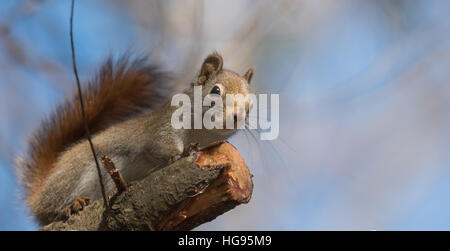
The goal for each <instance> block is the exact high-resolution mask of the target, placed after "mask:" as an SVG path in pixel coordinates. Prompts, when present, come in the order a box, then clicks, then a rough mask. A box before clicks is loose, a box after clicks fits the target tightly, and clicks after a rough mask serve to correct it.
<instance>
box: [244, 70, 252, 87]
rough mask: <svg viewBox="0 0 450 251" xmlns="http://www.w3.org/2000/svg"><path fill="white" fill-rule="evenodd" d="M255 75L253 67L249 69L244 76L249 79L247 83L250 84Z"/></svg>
mask: <svg viewBox="0 0 450 251" xmlns="http://www.w3.org/2000/svg"><path fill="white" fill-rule="evenodd" d="M252 77H253V69H252V68H250V69H248V71H247V72H246V73H245V74H244V78H245V79H246V80H247V83H249V84H250V81H251V80H252Z"/></svg>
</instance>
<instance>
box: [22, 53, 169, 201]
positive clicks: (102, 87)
mask: <svg viewBox="0 0 450 251" xmlns="http://www.w3.org/2000/svg"><path fill="white" fill-rule="evenodd" d="M167 80H168V78H167V77H166V75H165V74H164V73H162V72H160V71H159V69H158V68H157V67H155V66H153V65H149V64H147V63H146V59H142V58H141V59H137V60H130V58H129V56H124V57H122V58H121V59H119V60H117V62H113V60H112V59H111V58H110V59H109V60H107V62H106V63H105V64H104V65H103V66H102V68H101V70H100V73H99V74H98V75H97V76H96V78H95V79H94V81H92V82H89V83H88V85H87V87H86V88H84V89H83V98H84V102H85V109H86V116H87V120H88V125H89V129H90V131H91V133H92V134H95V133H96V132H98V131H101V130H103V129H105V128H107V127H109V126H111V125H112V124H114V123H117V122H120V121H123V120H126V119H129V118H131V117H133V116H136V115H138V114H140V113H141V112H142V111H143V110H152V109H154V108H156V107H158V106H159V105H161V104H162V102H163V101H164V99H165V97H167V92H168V91H169V89H170V88H169V85H168V81H167ZM84 136H85V130H84V125H83V120H82V115H81V106H80V102H79V99H78V95H74V97H73V98H72V99H66V101H65V102H64V103H63V104H61V105H59V106H58V107H57V108H56V111H54V112H53V113H52V114H51V115H50V117H49V118H47V119H45V120H43V121H42V123H41V126H40V128H39V129H38V130H37V131H36V132H35V133H34V135H33V137H32V139H31V140H30V142H29V149H28V154H27V156H26V158H25V159H23V160H20V161H19V162H20V163H19V165H20V170H19V172H20V174H21V178H22V181H23V184H24V185H25V188H26V196H27V198H28V200H29V199H30V198H31V197H33V194H36V193H38V192H39V190H40V187H41V185H42V184H43V182H44V181H45V179H46V177H47V176H48V174H49V173H50V172H51V170H52V168H53V167H54V163H55V161H56V158H57V157H58V154H59V153H61V152H63V151H64V150H65V149H66V148H67V147H68V146H70V145H71V144H73V143H75V142H77V141H79V140H81V139H83V138H84Z"/></svg>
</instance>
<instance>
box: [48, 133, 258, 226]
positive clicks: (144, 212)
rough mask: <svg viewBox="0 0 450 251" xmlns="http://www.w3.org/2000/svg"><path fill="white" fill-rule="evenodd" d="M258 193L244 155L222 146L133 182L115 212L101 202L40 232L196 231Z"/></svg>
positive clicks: (116, 201)
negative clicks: (254, 191) (107, 208)
mask: <svg viewBox="0 0 450 251" xmlns="http://www.w3.org/2000/svg"><path fill="white" fill-rule="evenodd" d="M252 191H253V182H252V178H251V174H250V172H249V170H248V168H247V165H246V164H245V162H244V160H243V159H242V157H241V156H240V155H239V153H238V151H237V150H236V149H235V148H234V147H233V146H232V145H231V144H229V143H228V142H217V143H215V144H213V145H211V146H210V147H207V148H204V149H202V150H201V151H198V152H194V153H193V154H192V155H190V156H188V157H184V158H181V159H179V160H177V161H175V162H174V163H172V164H170V165H169V166H167V167H165V168H162V169H160V170H158V171H156V172H154V173H152V174H150V175H149V176H147V177H145V178H144V179H142V180H139V181H137V182H132V183H130V186H129V187H128V189H127V191H126V192H124V193H122V194H117V195H116V196H113V197H112V198H111V201H110V205H111V210H105V208H104V207H103V202H102V200H96V201H94V202H93V203H92V204H90V205H88V206H86V207H85V208H84V209H83V211H81V212H79V214H76V215H72V216H70V217H69V219H67V220H66V221H59V222H54V223H51V224H49V225H47V226H44V227H42V228H41V229H40V230H44V231H52V230H191V229H193V228H195V227H197V226H199V225H201V224H203V223H205V222H208V221H211V220H213V219H215V218H216V217H217V216H219V215H221V214H223V213H225V212H227V211H229V210H231V209H233V208H234V207H236V206H237V205H239V204H242V203H247V202H248V201H249V200H250V198H251V195H252Z"/></svg>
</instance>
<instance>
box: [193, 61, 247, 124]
mask: <svg viewBox="0 0 450 251" xmlns="http://www.w3.org/2000/svg"><path fill="white" fill-rule="evenodd" d="M252 76H253V69H251V68H250V69H249V70H247V72H246V73H245V74H244V75H240V74H237V73H235V72H233V71H230V70H226V69H223V59H222V56H220V55H219V54H218V53H212V54H210V55H208V56H207V57H206V59H205V60H204V61H203V64H202V67H201V69H200V72H199V74H198V76H197V77H196V78H195V79H194V81H193V83H192V85H194V86H195V85H200V86H202V90H203V93H202V96H203V98H205V97H206V96H207V95H209V94H212V95H216V97H218V96H220V98H221V99H222V104H223V107H222V112H223V118H224V121H223V122H224V128H226V118H227V114H226V112H227V110H228V112H229V113H231V115H229V116H228V117H230V116H232V117H233V118H234V121H235V122H234V128H236V125H237V123H236V122H237V119H238V118H239V117H241V118H244V119H246V118H247V116H248V111H249V107H250V105H251V103H250V102H251V100H250V99H249V97H248V94H250V81H251V79H252ZM227 94H234V95H236V96H234V97H235V101H236V102H231V104H230V102H227ZM237 94H240V95H237ZM217 95H218V96H217ZM239 104H244V109H238V108H239ZM213 105H214V102H212V105H211V106H213ZM227 106H228V107H227ZM241 113H243V114H241Z"/></svg>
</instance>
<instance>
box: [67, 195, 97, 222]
mask: <svg viewBox="0 0 450 251" xmlns="http://www.w3.org/2000/svg"><path fill="white" fill-rule="evenodd" d="M90 201H91V199H89V197H87V196H83V197H79V198H77V199H76V200H75V201H74V202H73V203H72V205H70V206H68V207H66V208H65V209H64V213H65V215H66V217H67V218H68V217H69V216H71V215H72V214H76V213H78V212H80V211H81V210H83V208H84V207H86V206H87V205H89V202H90Z"/></svg>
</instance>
